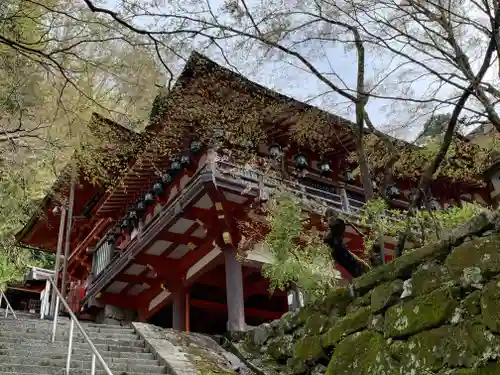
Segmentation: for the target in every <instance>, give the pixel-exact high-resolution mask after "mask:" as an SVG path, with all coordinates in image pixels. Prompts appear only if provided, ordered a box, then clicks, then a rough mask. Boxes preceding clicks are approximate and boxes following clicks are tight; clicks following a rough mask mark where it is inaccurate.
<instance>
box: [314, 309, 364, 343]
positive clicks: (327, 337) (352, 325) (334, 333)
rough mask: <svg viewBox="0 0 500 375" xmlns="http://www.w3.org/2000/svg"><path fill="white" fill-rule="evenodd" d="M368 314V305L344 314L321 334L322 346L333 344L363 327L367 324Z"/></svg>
mask: <svg viewBox="0 0 500 375" xmlns="http://www.w3.org/2000/svg"><path fill="white" fill-rule="evenodd" d="M370 316H371V311H370V308H369V307H362V308H360V309H358V310H357V311H355V312H353V313H351V314H348V315H346V316H344V317H343V318H342V319H340V320H339V321H338V322H337V323H336V324H335V325H334V326H333V327H332V328H330V329H329V330H328V332H326V333H324V334H323V335H322V336H321V344H322V345H323V347H324V348H329V347H331V346H334V345H335V344H336V343H338V342H339V341H340V340H342V338H344V337H345V336H347V335H350V334H351V333H353V332H357V331H360V330H362V329H363V328H365V327H366V326H367V325H368V319H369V318H370Z"/></svg>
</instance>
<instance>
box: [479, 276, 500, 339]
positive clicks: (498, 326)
mask: <svg viewBox="0 0 500 375" xmlns="http://www.w3.org/2000/svg"><path fill="white" fill-rule="evenodd" d="M481 318H482V321H483V322H484V324H486V325H487V326H488V328H489V329H491V330H492V331H493V332H497V333H500V280H493V281H492V282H490V283H488V284H487V285H486V286H485V287H484V290H483V293H482V296H481Z"/></svg>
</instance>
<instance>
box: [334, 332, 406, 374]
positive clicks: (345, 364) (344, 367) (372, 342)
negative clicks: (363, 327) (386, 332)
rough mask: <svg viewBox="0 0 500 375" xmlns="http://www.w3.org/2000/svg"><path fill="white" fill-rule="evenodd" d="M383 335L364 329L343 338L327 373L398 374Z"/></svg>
mask: <svg viewBox="0 0 500 375" xmlns="http://www.w3.org/2000/svg"><path fill="white" fill-rule="evenodd" d="M396 368H397V366H396V365H395V363H394V361H393V359H392V358H391V357H390V356H389V354H388V350H387V346H386V343H385V340H384V338H383V336H382V335H381V334H379V333H377V332H371V331H363V332H358V333H355V334H353V335H351V336H348V337H347V338H345V339H344V340H342V341H341V342H340V343H339V344H338V345H337V347H336V348H335V351H334V352H333V355H332V358H331V360H330V363H329V364H328V368H327V371H326V375H396V374H398V371H397V369H396Z"/></svg>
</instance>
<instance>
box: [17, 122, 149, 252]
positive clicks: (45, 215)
mask: <svg viewBox="0 0 500 375" xmlns="http://www.w3.org/2000/svg"><path fill="white" fill-rule="evenodd" d="M88 125H89V126H88V128H89V130H90V133H91V134H92V135H93V136H101V135H102V134H103V132H107V133H108V134H112V135H113V138H114V140H115V142H130V141H131V140H132V141H134V143H135V142H136V141H137V140H138V139H140V137H141V135H140V134H138V133H135V132H134V131H132V130H130V129H128V128H126V127H123V126H121V125H120V124H118V123H116V122H114V121H111V120H109V119H106V118H104V117H102V116H101V115H99V114H97V113H93V114H92V117H91V120H90V122H89V124H88ZM107 151H108V150H101V154H102V156H104V155H105V154H106V153H107ZM76 159H77V155H76V152H75V154H73V156H72V158H71V160H70V162H69V163H67V164H66V165H65V166H64V168H63V169H62V171H61V172H60V173H59V175H58V176H57V178H56V180H55V181H54V183H53V184H52V186H51V188H50V190H49V193H48V194H47V195H46V196H45V197H44V198H43V199H42V200H41V202H40V204H39V205H38V208H37V210H36V211H35V213H34V214H33V215H32V216H31V218H30V219H29V220H28V222H27V223H26V224H25V226H24V227H23V228H22V229H21V230H20V231H19V232H18V233H17V234H16V235H15V238H16V240H17V241H18V242H19V243H21V244H22V245H25V246H30V247H36V248H39V249H40V250H44V251H48V252H54V251H55V246H56V243H55V241H54V238H52V237H54V236H57V231H58V228H59V217H58V216H57V215H56V213H55V212H54V208H56V207H57V206H59V205H60V204H61V203H63V202H65V201H66V200H67V199H68V196H69V189H70V183H71V175H72V171H73V168H74V166H75V165H76V164H77V163H76ZM78 169H79V173H78V177H77V180H76V184H77V190H78V192H79V193H78V194H75V205H74V210H73V211H74V215H73V216H77V217H80V218H79V219H78V220H82V216H84V215H85V212H84V211H85V209H86V205H87V204H88V203H89V200H91V199H92V198H93V197H94V196H95V195H96V194H98V193H101V194H103V190H104V187H103V186H99V184H95V183H92V182H91V181H89V180H88V179H86V178H85V173H84V172H83V171H82V170H81V168H78ZM104 171H105V173H107V174H108V175H109V176H110V177H113V176H114V175H115V176H116V174H117V173H119V171H117V170H116V168H109V167H106V166H104ZM36 232H38V234H41V233H43V234H44V236H46V237H47V241H45V240H42V239H41V238H33V235H34V234H37V233H36ZM73 235H74V236H78V234H77V233H73Z"/></svg>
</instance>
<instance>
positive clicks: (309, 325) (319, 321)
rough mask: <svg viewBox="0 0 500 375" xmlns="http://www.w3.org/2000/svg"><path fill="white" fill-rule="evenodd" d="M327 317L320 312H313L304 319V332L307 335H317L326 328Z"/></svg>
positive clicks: (327, 323)
mask: <svg viewBox="0 0 500 375" xmlns="http://www.w3.org/2000/svg"><path fill="white" fill-rule="evenodd" d="M329 323H330V322H329V318H328V316H326V315H323V314H322V313H319V312H316V313H313V314H312V315H311V316H310V317H309V318H308V319H307V321H306V325H305V327H304V332H305V334H307V335H319V334H320V333H323V331H325V330H326V328H328V325H329Z"/></svg>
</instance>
